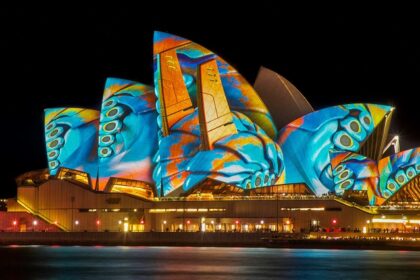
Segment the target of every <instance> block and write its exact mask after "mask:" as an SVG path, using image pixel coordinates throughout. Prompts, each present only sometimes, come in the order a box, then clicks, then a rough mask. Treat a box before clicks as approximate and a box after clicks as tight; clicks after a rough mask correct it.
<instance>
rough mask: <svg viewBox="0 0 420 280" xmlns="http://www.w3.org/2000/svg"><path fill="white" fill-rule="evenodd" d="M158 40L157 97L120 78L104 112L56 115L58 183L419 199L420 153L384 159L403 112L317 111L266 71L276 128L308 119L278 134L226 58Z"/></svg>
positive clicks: (51, 151)
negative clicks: (298, 190) (394, 122)
mask: <svg viewBox="0 0 420 280" xmlns="http://www.w3.org/2000/svg"><path fill="white" fill-rule="evenodd" d="M153 40H154V44H153V53H154V56H153V64H154V69H153V71H154V87H151V86H147V85H144V84H140V83H137V82H133V81H128V80H123V79H117V78H109V79H107V81H106V84H105V90H104V93H103V99H102V106H101V111H100V113H99V112H98V111H96V110H89V109H81V108H56V109H46V110H45V140H46V147H47V157H48V166H49V170H50V174H52V175H55V174H57V171H58V170H59V168H60V167H65V168H67V169H74V170H67V169H66V170H67V171H66V170H64V169H62V170H61V172H60V173H58V175H57V176H56V179H57V178H58V179H60V178H59V177H60V174H61V173H63V172H64V173H66V172H68V173H71V172H73V173H72V174H76V175H77V176H79V177H80V176H82V177H83V178H84V179H83V182H85V181H89V180H88V179H86V178H89V176H87V175H86V174H85V173H87V174H89V175H90V178H91V181H90V184H91V187H92V188H95V189H97V190H100V191H105V192H125V193H129V194H131V195H137V196H140V197H143V198H144V199H153V198H154V197H155V196H156V195H158V196H183V195H184V196H189V195H197V194H198V195H202V194H203V193H205V194H206V195H207V194H209V193H211V194H214V195H249V192H247V191H245V190H249V189H254V188H261V187H269V186H273V185H282V184H284V185H287V184H300V185H302V186H303V187H305V188H306V186H307V187H308V188H309V189H310V191H311V192H313V193H314V194H316V195H322V194H326V193H330V194H335V195H337V196H342V197H344V198H346V197H347V198H350V197H351V198H354V199H355V200H358V201H362V202H363V203H367V201H368V202H369V204H370V205H382V204H383V203H385V202H386V201H387V200H388V199H389V198H391V197H393V198H398V199H400V200H404V199H405V198H406V197H410V194H407V193H409V192H418V186H415V187H416V190H414V191H413V188H414V187H412V185H413V184H414V183H413V182H418V181H416V180H417V179H415V180H412V179H413V178H416V177H417V176H419V175H420V148H416V149H411V150H407V151H404V152H401V153H397V154H395V155H392V156H390V157H385V158H383V153H384V152H383V150H384V146H386V145H385V144H386V141H387V139H388V129H389V124H390V119H391V117H392V114H393V110H394V108H393V107H391V106H385V105H377V104H363V103H357V104H346V105H340V106H333V107H329V108H325V109H322V110H319V111H315V112H313V109H312V106H311V105H310V104H309V102H308V101H307V100H306V99H305V98H304V96H303V95H302V94H301V93H300V92H299V91H298V90H297V89H296V88H295V87H294V86H293V85H292V84H291V83H290V82H288V81H287V80H285V79H284V78H282V77H281V76H280V75H279V74H277V73H275V72H273V71H271V70H267V69H265V70H264V68H263V70H262V72H261V71H260V75H259V78H257V83H256V85H258V86H256V87H257V88H259V92H260V93H261V96H263V97H264V101H265V102H266V103H267V102H270V101H273V100H274V102H271V103H270V106H269V108H270V110H271V111H272V112H273V116H275V117H276V122H277V123H278V124H279V125H284V124H285V123H288V122H290V120H292V119H295V118H296V117H298V116H302V117H300V118H298V119H296V120H294V121H292V122H291V123H289V124H287V125H286V126H285V127H283V128H281V127H276V126H275V124H274V122H273V118H272V115H271V114H270V112H269V111H268V109H267V106H266V105H265V104H264V103H263V101H262V99H261V98H260V97H259V96H258V94H257V92H256V91H255V90H254V88H253V87H252V86H251V85H250V84H249V83H248V82H247V81H246V80H245V79H244V77H242V76H241V75H240V74H239V73H238V72H237V71H236V70H235V69H234V68H233V67H232V66H231V65H229V64H228V63H227V62H226V61H225V60H223V59H222V58H221V57H219V56H217V55H216V54H214V53H213V52H211V51H209V50H208V49H206V48H204V47H202V46H200V45H198V44H196V43H194V42H192V41H190V40H187V39H184V38H182V37H178V36H175V35H171V34H167V33H163V32H155V33H154V38H153ZM244 59H246V57H245V58H244ZM277 109H278V110H277ZM275 110H277V111H275ZM309 112H310V113H309ZM305 114H306V115H305ZM375 130H376V131H375ZM391 143H392V142H391ZM394 144H395V143H394ZM388 146H389V145H388ZM369 157H372V158H369ZM76 171H77V172H76ZM79 171H81V172H85V173H84V174H81V172H79ZM78 172H79V173H78ZM64 175H65V174H64ZM76 175H75V176H76ZM63 178H64V179H68V177H63ZM417 178H418V177H417ZM407 184H408V185H407ZM416 184H418V183H416ZM305 185H306V186H305ZM405 185H407V187H406V188H403V186H405ZM286 187H287V186H281V188H280V189H285V188H286ZM402 188H403V189H402ZM278 190H279V188H278V187H276V188H271V187H269V188H265V189H262V190H261V192H260V193H266V194H268V193H271V192H273V191H278ZM399 190H401V191H400V192H398V191H399ZM258 191H260V190H258ZM307 191H308V192H309V190H307ZM396 193H397V195H395V194H396ZM401 197H402V198H401ZM411 197H415V199H417V198H416V197H418V196H413V195H412V196H411ZM389 201H390V202H391V203H393V199H391V200H389Z"/></svg>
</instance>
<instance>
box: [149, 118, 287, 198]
mask: <svg viewBox="0 0 420 280" xmlns="http://www.w3.org/2000/svg"><path fill="white" fill-rule="evenodd" d="M233 123H234V125H235V126H236V128H237V130H238V133H236V134H233V135H231V136H228V137H225V138H223V139H221V140H220V141H217V142H216V143H215V144H214V149H212V150H208V151H202V150H200V144H201V142H200V127H199V123H198V112H197V111H194V113H192V114H191V115H189V116H186V117H185V118H183V119H182V120H181V121H179V122H178V123H177V124H175V125H174V127H173V130H174V132H173V133H171V134H170V135H169V136H167V137H164V138H162V139H161V143H160V145H159V151H160V160H159V162H158V166H157V168H156V170H155V181H156V186H157V188H158V193H159V191H160V188H161V187H163V193H164V195H167V194H168V193H170V192H171V191H173V190H176V189H177V188H180V187H183V191H188V190H189V189H190V188H192V187H194V186H195V185H197V184H198V183H200V182H202V181H203V180H204V179H205V178H212V179H215V180H218V181H222V182H226V183H229V184H234V185H236V186H239V187H241V188H244V189H249V188H255V187H262V186H266V185H272V184H274V183H275V182H276V180H277V179H278V177H279V176H280V175H281V173H282V170H283V165H282V153H281V151H280V149H279V147H278V145H276V144H275V143H274V142H273V141H272V140H271V139H270V138H269V137H268V136H267V135H266V134H265V132H264V131H263V130H262V129H261V128H259V127H258V126H256V125H254V124H253V123H252V122H251V121H250V120H249V119H248V118H247V117H246V116H244V115H243V114H241V113H238V112H234V113H233Z"/></svg>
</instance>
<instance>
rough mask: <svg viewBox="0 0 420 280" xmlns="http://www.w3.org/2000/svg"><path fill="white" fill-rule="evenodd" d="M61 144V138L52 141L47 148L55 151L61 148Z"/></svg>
mask: <svg viewBox="0 0 420 280" xmlns="http://www.w3.org/2000/svg"><path fill="white" fill-rule="evenodd" d="M63 142H64V140H63V138H60V137H58V138H55V139H54V140H52V141H50V142H48V143H47V147H48V148H49V149H52V150H55V149H58V148H60V147H61V146H62V144H63Z"/></svg>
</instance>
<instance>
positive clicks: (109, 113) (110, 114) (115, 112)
mask: <svg viewBox="0 0 420 280" xmlns="http://www.w3.org/2000/svg"><path fill="white" fill-rule="evenodd" d="M116 114H118V109H117V108H115V107H114V108H112V109H110V110H109V111H108V112H106V115H107V116H108V117H114V116H115V115H116Z"/></svg>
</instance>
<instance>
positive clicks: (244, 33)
mask: <svg viewBox="0 0 420 280" xmlns="http://www.w3.org/2000/svg"><path fill="white" fill-rule="evenodd" d="M156 3H158V2H156ZM177 3H178V2H177ZM179 3H181V2H179ZM185 5H186V4H185ZM247 5H249V6H247V7H243V8H242V9H241V10H239V9H231V8H227V7H223V6H221V4H220V3H219V4H216V3H214V2H211V3H210V2H209V3H208V9H207V10H206V11H205V12H203V9H199V10H197V11H193V10H188V11H186V10H185V9H184V7H182V8H181V9H180V8H179V7H178V8H177V9H175V8H170V9H169V10H168V11H166V12H159V10H160V9H162V7H160V6H163V4H157V6H156V8H155V9H154V10H147V9H139V8H137V7H130V6H122V5H121V6H120V5H113V6H101V7H97V8H95V9H87V8H80V7H79V8H65V9H58V8H57V9H56V10H55V11H54V10H53V9H52V8H53V7H52V8H51V7H49V9H48V10H47V9H43V8H40V7H38V9H33V8H31V7H20V8H18V9H10V10H8V9H6V10H4V9H3V10H0V18H1V19H0V21H2V22H1V25H0V29H1V33H0V36H1V37H0V55H1V60H0V67H1V69H2V76H1V78H0V79H1V95H0V96H1V98H2V100H3V102H2V103H1V105H2V110H1V117H2V120H3V122H2V123H3V127H2V133H1V136H2V137H1V141H2V142H1V143H2V148H3V149H2V154H1V155H2V159H3V161H2V166H3V169H2V172H1V175H2V177H3V178H2V184H1V189H0V198H1V197H11V196H14V195H15V194H16V186H15V182H14V178H15V177H16V176H17V175H19V174H21V173H23V172H26V171H29V170H33V169H40V168H45V167H46V166H47V162H46V156H45V147H44V142H43V141H44V135H43V109H44V108H48V107H61V106H77V107H90V108H97V109H99V106H100V103H101V98H102V90H103V86H104V82H105V79H106V77H110V76H113V77H120V78H125V79H131V80H136V81H139V82H143V83H148V84H152V80H153V72H152V36H153V30H160V31H166V32H169V33H173V34H177V35H179V36H182V37H186V38H188V39H191V40H193V41H195V42H197V43H199V44H201V45H203V46H205V47H207V48H209V49H210V50H212V51H214V52H215V53H217V54H219V55H220V56H222V57H223V58H224V59H226V60H227V61H228V62H230V63H231V64H232V65H233V66H234V67H235V68H236V69H237V70H238V71H239V72H240V73H242V74H243V75H244V76H245V77H246V78H247V79H248V80H249V81H250V82H251V83H253V82H254V79H255V77H256V74H257V71H258V68H259V66H260V65H264V66H266V67H268V68H270V69H272V70H274V71H276V72H278V73H280V74H282V75H283V76H285V77H286V78H287V79H289V80H290V81H291V82H292V83H293V84H294V85H295V86H296V87H297V88H298V89H299V90H300V91H301V92H302V93H303V94H304V95H305V96H306V98H307V99H308V101H309V102H310V103H311V104H312V105H313V107H314V108H315V109H320V108H323V107H327V106H331V105H338V104H343V103H353V102H374V103H382V104H389V105H393V106H395V107H396V108H397V110H396V112H395V115H394V119H393V123H392V128H391V134H395V133H398V134H399V135H400V137H401V144H402V149H408V148H413V147H416V146H420V129H419V121H420V117H419V114H420V105H419V104H420V103H419V102H418V100H417V99H418V96H420V89H419V83H418V81H419V77H420V44H419V40H418V36H419V34H420V32H419V31H420V30H419V29H420V20H419V17H418V15H416V14H415V13H414V11H415V10H414V9H413V10H412V11H413V15H410V14H409V13H407V12H400V11H397V10H396V9H395V10H394V9H392V7H391V9H389V12H388V13H379V12H376V11H375V12H360V11H361V10H362V9H354V10H355V11H354V12H352V11H349V10H348V9H347V8H346V9H338V10H337V11H335V12H334V13H332V12H329V8H328V9H326V10H324V12H315V11H314V10H312V9H308V10H307V11H306V12H304V11H301V10H300V9H293V10H291V9H289V8H286V7H284V9H281V8H278V7H277V6H278V5H274V4H268V3H266V4H264V3H262V1H258V4H256V3H254V4H252V5H250V4H247ZM186 6H187V5H186ZM407 11H410V9H407Z"/></svg>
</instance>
